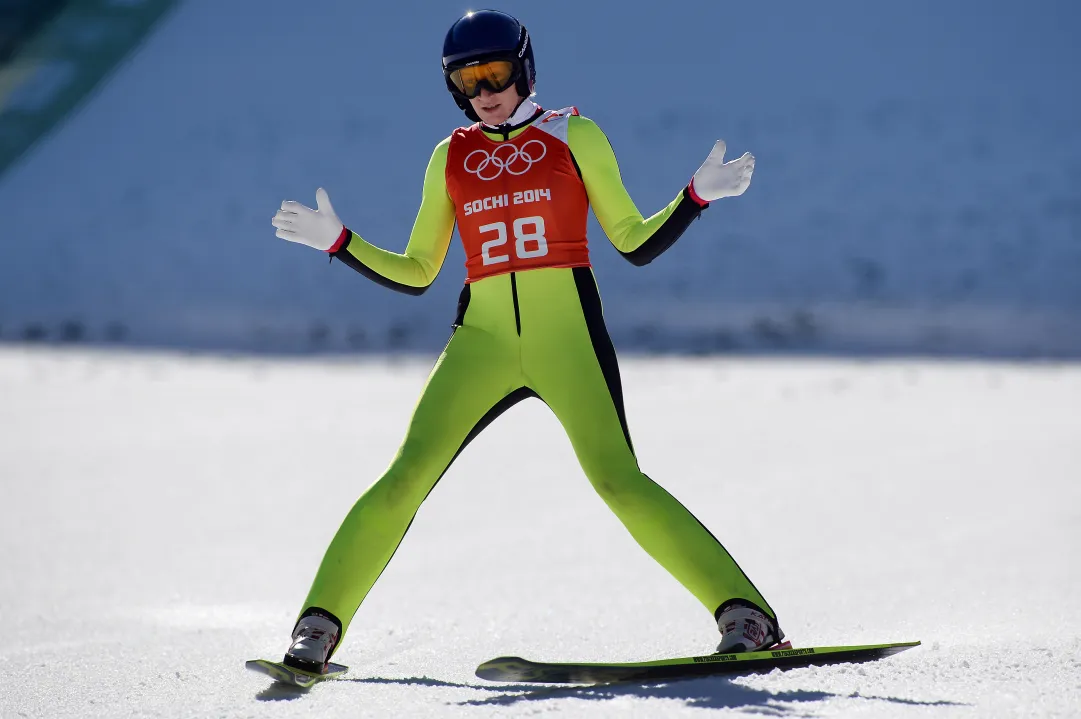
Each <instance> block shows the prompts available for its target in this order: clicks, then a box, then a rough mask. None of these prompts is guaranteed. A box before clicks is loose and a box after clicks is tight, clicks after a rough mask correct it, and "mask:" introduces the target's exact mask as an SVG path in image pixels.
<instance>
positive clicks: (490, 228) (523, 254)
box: [480, 217, 548, 265]
mask: <svg viewBox="0 0 1081 719" xmlns="http://www.w3.org/2000/svg"><path fill="white" fill-rule="evenodd" d="M480 231H481V233H485V232H494V233H495V239H492V240H487V241H486V242H484V244H482V245H481V246H480V255H481V258H482V259H483V260H484V264H485V265H498V264H499V263H500V262H510V255H509V254H498V255H496V254H492V251H493V250H496V249H497V248H500V247H502V246H503V245H505V244H507V239H508V238H507V223H505V222H493V223H491V224H490V225H481V227H480ZM514 254H515V255H516V256H517V257H518V258H519V259H522V260H528V259H530V258H532V257H544V256H545V255H547V254H548V240H547V239H545V237H544V218H543V217H520V218H518V219H517V220H515V221H514Z"/></svg>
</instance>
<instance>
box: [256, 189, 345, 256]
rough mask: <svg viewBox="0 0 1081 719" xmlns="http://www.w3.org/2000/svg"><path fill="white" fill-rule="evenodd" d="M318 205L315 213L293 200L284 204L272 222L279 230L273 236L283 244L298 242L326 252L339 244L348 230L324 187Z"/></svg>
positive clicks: (317, 196) (317, 200) (319, 193)
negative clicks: (335, 211) (286, 241)
mask: <svg viewBox="0 0 1081 719" xmlns="http://www.w3.org/2000/svg"><path fill="white" fill-rule="evenodd" d="M315 203H316V206H317V207H318V209H315V210H313V209H312V208H310V207H305V206H304V205H302V204H300V203H299V202H294V201H293V200H286V201H285V202H283V203H282V207H281V209H280V210H278V213H277V214H276V215H274V219H273V221H272V222H271V224H273V225H274V226H275V227H277V228H278V231H277V232H275V233H274V234H275V235H276V236H277V237H280V238H282V239H283V240H289V241H290V242H299V243H300V244H302V245H307V246H308V247H314V248H315V249H317V250H322V251H323V252H326V251H328V250H330V249H331V248H332V247H334V245H336V244H338V240H339V239H340V238H341V236H342V233H343V232H344V231H345V226H344V225H342V221H341V220H339V219H338V216H337V215H336V214H334V208H333V207H332V206H331V204H330V197H328V196H327V191H326V190H324V189H323V188H322V187H320V188H319V189H318V190H316V191H315Z"/></svg>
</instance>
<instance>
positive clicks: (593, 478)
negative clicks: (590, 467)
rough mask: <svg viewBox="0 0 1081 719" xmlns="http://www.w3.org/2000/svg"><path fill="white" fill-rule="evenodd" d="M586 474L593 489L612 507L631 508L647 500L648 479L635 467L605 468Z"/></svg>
mask: <svg viewBox="0 0 1081 719" xmlns="http://www.w3.org/2000/svg"><path fill="white" fill-rule="evenodd" d="M586 474H587V476H588V477H589V481H590V484H592V485H593V489H595V490H596V492H597V494H598V495H600V497H601V499H603V500H604V502H605V504H607V505H608V506H609V507H612V508H613V509H623V510H631V509H633V508H635V507H637V506H639V505H641V504H642V503H643V502H647V501H648V493H649V491H648V484H649V481H650V480H649V478H648V477H646V476H645V475H644V474H642V472H641V471H640V470H638V468H637V467H635V468H633V469H628V470H624V471H614V470H613V469H612V468H606V469H602V470H594V471H587V472H586Z"/></svg>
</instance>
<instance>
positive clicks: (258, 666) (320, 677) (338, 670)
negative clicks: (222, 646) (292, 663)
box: [244, 659, 349, 689]
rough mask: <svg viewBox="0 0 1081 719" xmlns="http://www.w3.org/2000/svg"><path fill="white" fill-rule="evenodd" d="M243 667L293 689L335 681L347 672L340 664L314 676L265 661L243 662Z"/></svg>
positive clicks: (329, 666)
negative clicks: (293, 687) (330, 680)
mask: <svg viewBox="0 0 1081 719" xmlns="http://www.w3.org/2000/svg"><path fill="white" fill-rule="evenodd" d="M244 666H245V667H247V668H248V669H251V670H252V671H253V672H259V673H260V674H266V675H267V676H269V677H271V678H273V679H275V680H276V681H279V682H281V683H283V684H292V685H293V686H295V687H302V688H304V689H307V688H308V687H310V686H313V685H315V684H318V683H319V682H321V681H326V680H327V679H336V678H338V677H340V676H341V675H342V674H345V673H346V672H347V671H349V667H347V666H343V665H341V664H330V665H328V666H327V671H326V673H325V674H315V673H313V672H306V671H303V670H302V669H294V668H293V667H288V666H286V665H284V664H280V663H278V662H270V661H267V660H266V659H252V660H250V661H246V662H244Z"/></svg>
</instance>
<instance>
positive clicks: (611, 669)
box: [477, 642, 919, 684]
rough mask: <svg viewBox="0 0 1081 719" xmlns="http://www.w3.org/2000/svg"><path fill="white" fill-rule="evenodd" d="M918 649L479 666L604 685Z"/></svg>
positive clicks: (485, 675) (483, 670)
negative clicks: (599, 662) (649, 660)
mask: <svg viewBox="0 0 1081 719" xmlns="http://www.w3.org/2000/svg"><path fill="white" fill-rule="evenodd" d="M915 646H919V642H901V643H896V644H869V645H864V646H853V647H807V648H803V649H791V648H786V649H772V650H771V649H767V650H764V651H760V652H748V653H744V654H707V655H705V656H699V657H680V658H677V659H661V660H659V661H653V662H619V663H606V664H593V663H569V662H531V661H529V660H527V659H522V658H520V657H499V658H498V659H491V660H489V661H486V662H484V663H483V664H481V665H480V666H479V667H477V676H478V677H480V678H481V679H488V680H490V681H494V682H543V683H552V684H605V683H608V682H627V681H639V682H650V681H659V680H662V679H683V678H690V677H700V676H713V675H718V674H754V673H758V672H769V671H771V670H773V669H792V668H795V667H807V666H821V665H824V664H842V663H846V662H852V663H857V662H869V661H873V660H875V659H881V658H882V657H888V656H890V655H891V654H896V653H897V652H903V651H904V650H906V649H910V648H912V647H915Z"/></svg>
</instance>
